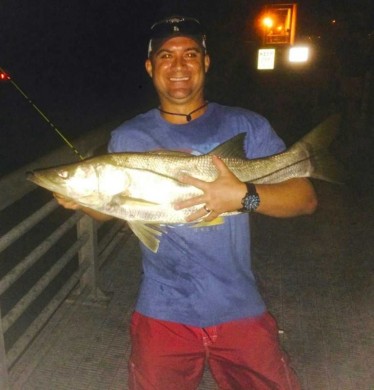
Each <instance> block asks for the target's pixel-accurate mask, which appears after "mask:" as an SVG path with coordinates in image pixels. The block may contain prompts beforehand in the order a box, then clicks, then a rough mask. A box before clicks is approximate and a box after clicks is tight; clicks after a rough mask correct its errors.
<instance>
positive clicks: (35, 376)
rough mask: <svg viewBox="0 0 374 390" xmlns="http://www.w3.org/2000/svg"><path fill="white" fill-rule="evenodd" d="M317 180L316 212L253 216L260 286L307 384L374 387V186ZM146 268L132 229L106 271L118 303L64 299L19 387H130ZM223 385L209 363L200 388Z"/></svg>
mask: <svg viewBox="0 0 374 390" xmlns="http://www.w3.org/2000/svg"><path fill="white" fill-rule="evenodd" d="M313 183H314V184H315V188H316V190H317V193H318V195H319V209H318V210H317V212H316V213H315V214H313V215H311V216H302V217H297V218H292V219H275V218H269V217H264V216H260V215H255V216H254V217H253V221H252V222H253V242H254V246H253V252H254V270H255V273H256V277H257V279H258V284H259V287H260V290H261V292H262V294H263V296H264V299H265V301H266V303H267V305H268V308H269V310H270V311H271V312H272V313H273V314H274V316H275V317H276V319H277V321H278V325H279V328H280V339H281V343H282V345H283V347H284V349H285V350H286V351H287V353H288V354H289V356H290V358H291V361H292V365H293V367H294V368H295V370H296V372H297V374H298V376H299V378H300V381H301V383H302V388H303V389H304V390H373V389H374V378H373V367H374V354H373V352H374V351H373V345H374V343H373V335H374V317H373V310H372V308H373V305H372V303H373V301H374V300H373V297H374V291H373V283H372V282H373V251H372V243H373V242H374V219H373V215H374V214H373V211H374V200H373V196H372V191H368V190H365V188H363V189H362V188H361V189H360V190H359V189H357V188H354V186H353V187H352V186H350V185H349V186H340V185H333V184H330V183H325V182H320V181H314V182H313ZM367 187H369V186H367ZM370 188H372V187H370ZM140 272H141V271H140V258H139V249H138V244H137V240H136V238H135V237H134V236H133V235H130V236H129V237H128V239H127V241H126V242H124V243H123V245H120V247H118V248H117V249H116V251H115V253H114V254H113V256H112V257H111V259H110V260H109V261H107V263H106V264H105V265H104V266H103V268H102V269H101V274H100V276H101V285H102V288H103V290H104V291H110V292H112V294H113V296H112V299H111V301H110V303H109V304H108V305H102V306H100V305H89V304H87V303H85V299H84V296H82V297H80V298H79V299H78V300H76V301H71V300H69V301H66V302H65V303H63V304H62V306H61V307H60V308H59V309H58V311H57V312H56V313H55V315H54V316H53V317H52V318H51V320H50V321H49V323H48V324H47V326H46V327H45V328H44V330H43V331H42V332H41V333H40V334H39V336H38V337H37V338H36V339H35V340H34V342H33V343H32V345H31V346H30V348H29V349H28V350H27V351H26V353H25V354H24V355H23V356H22V357H21V358H20V359H19V361H18V362H17V363H16V364H15V366H14V367H13V368H12V371H11V390H18V389H23V390H59V389H61V390H62V389H69V390H81V389H82V390H120V389H121V390H122V389H126V388H127V386H126V382H127V370H126V364H127V363H126V361H127V358H128V355H129V350H130V345H129V335H128V325H129V319H130V316H131V312H132V310H133V305H134V301H135V298H136V295H137V290H138V285H139V278H140ZM216 388H217V387H216V386H215V384H214V381H213V380H212V378H211V377H210V375H209V372H208V371H207V372H206V374H205V375H204V378H203V381H202V383H201V385H200V387H199V390H209V389H216Z"/></svg>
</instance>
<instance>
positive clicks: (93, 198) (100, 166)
mask: <svg viewBox="0 0 374 390" xmlns="http://www.w3.org/2000/svg"><path fill="white" fill-rule="evenodd" d="M27 179H28V180H30V181H32V182H33V183H35V184H37V185H39V186H41V187H43V188H46V189H47V190H49V191H52V192H57V193H59V194H61V195H63V196H65V197H67V198H70V199H73V200H75V201H77V202H78V203H80V204H82V205H85V206H98V205H100V204H103V203H106V202H108V201H110V199H111V198H112V197H113V196H114V195H117V194H119V193H126V190H127V188H128V187H129V184H130V177H129V175H128V174H127V172H126V170H125V169H123V168H121V167H119V166H116V165H112V164H108V163H103V162H100V161H98V162H95V161H92V160H87V161H83V162H80V163H75V164H68V165H62V166H58V167H54V168H47V169H37V170H34V171H33V172H29V173H28V174H27Z"/></svg>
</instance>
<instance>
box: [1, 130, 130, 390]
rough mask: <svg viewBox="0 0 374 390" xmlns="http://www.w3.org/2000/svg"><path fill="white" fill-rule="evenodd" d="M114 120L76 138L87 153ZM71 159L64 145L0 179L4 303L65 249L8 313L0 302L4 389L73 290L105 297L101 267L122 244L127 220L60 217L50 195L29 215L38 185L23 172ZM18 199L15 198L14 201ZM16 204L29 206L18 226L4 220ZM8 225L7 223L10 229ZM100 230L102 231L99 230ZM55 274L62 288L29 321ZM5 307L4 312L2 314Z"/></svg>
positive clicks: (77, 214) (103, 140)
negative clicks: (20, 251)
mask: <svg viewBox="0 0 374 390" xmlns="http://www.w3.org/2000/svg"><path fill="white" fill-rule="evenodd" d="M116 124H117V123H113V124H111V125H108V126H106V127H105V128H100V129H97V130H95V131H93V132H90V133H88V134H87V135H86V136H84V137H82V138H81V139H78V140H76V141H75V147H76V148H77V149H78V150H79V151H80V153H81V154H83V155H84V156H90V155H92V154H93V151H94V150H95V149H97V148H98V147H100V146H102V145H104V144H106V143H107V140H108V137H109V132H110V130H111V129H112V128H113V127H114V126H115V125H116ZM73 161H77V158H76V156H75V154H74V153H73V152H70V150H69V149H68V148H67V147H64V148H60V149H59V150H57V151H54V152H53V153H51V154H49V155H48V156H45V157H43V158H41V159H39V160H37V161H34V162H33V163H31V164H29V165H27V166H25V167H23V168H21V169H18V170H17V171H16V172H13V173H11V174H9V175H7V176H5V177H3V178H0V218H1V221H2V226H1V227H2V231H4V229H5V232H4V234H2V235H1V236H0V272H1V271H2V268H4V267H2V264H1V262H3V263H4V264H8V267H5V268H7V269H6V270H5V271H3V272H1V274H0V303H3V297H4V295H6V294H7V291H10V290H11V289H14V288H18V290H22V283H19V281H20V280H22V278H24V277H26V278H27V273H28V272H32V270H33V267H35V266H36V265H37V264H38V263H40V261H41V260H40V259H42V258H43V257H44V258H45V257H47V258H48V256H49V257H51V256H53V254H52V255H49V253H50V251H51V250H53V249H54V248H57V247H58V248H59V250H60V253H61V256H60V257H59V258H57V259H53V258H52V259H51V258H49V259H48V262H47V263H48V264H49V266H48V267H45V269H43V271H42V274H41V275H40V276H39V278H38V280H36V282H35V283H34V284H33V285H32V286H31V288H29V289H27V290H26V289H25V291H21V292H20V291H18V292H17V294H16V295H17V298H16V299H14V300H13V301H14V302H12V304H11V305H10V304H9V302H8V303H7V310H6V312H5V311H4V310H1V307H2V305H1V306H0V389H8V388H9V383H8V373H9V370H10V369H11V367H12V365H13V364H14V363H15V362H16V360H17V359H18V358H19V357H20V356H21V355H22V353H23V352H24V351H25V349H26V348H27V346H28V345H29V343H30V342H31V341H32V340H33V339H34V337H35V336H36V335H37V334H38V332H39V331H40V330H41V329H42V328H43V327H44V326H45V324H46V322H47V321H48V319H49V318H50V317H51V315H52V314H53V313H54V311H55V310H56V309H57V308H58V306H59V305H60V304H61V303H62V302H63V301H64V300H65V299H66V297H67V296H68V295H69V294H70V293H71V292H72V290H73V289H76V290H77V292H78V293H81V292H83V291H85V292H86V293H87V294H88V295H87V296H88V299H89V300H90V301H94V302H96V303H97V302H102V301H105V300H107V297H106V295H105V294H104V293H103V292H102V291H101V290H100V287H99V286H98V277H97V276H98V270H99V267H100V266H101V264H103V262H104V261H105V260H106V259H107V257H108V256H109V254H110V253H111V252H112V250H113V249H114V248H115V247H116V245H117V244H118V242H119V241H120V240H121V239H122V238H123V236H124V235H125V234H127V233H126V229H125V227H124V224H123V222H121V221H116V222H107V223H105V224H99V223H97V222H95V221H94V220H93V219H91V218H89V217H87V216H86V215H84V214H83V213H81V212H70V211H68V210H63V214H64V215H63V216H61V215H58V216H56V215H55V214H56V210H57V209H58V205H57V203H56V201H55V200H54V199H53V198H52V197H49V198H48V200H47V202H46V203H44V204H42V206H41V207H38V208H37V209H36V210H34V211H33V212H32V213H31V215H28V210H29V209H30V208H31V207H29V206H30V205H29V204H27V202H28V201H27V199H26V197H27V196H28V195H29V194H30V193H31V192H33V191H34V190H35V189H36V186H35V185H34V184H32V183H31V182H28V181H26V180H25V172H27V171H30V170H32V169H35V168H41V167H47V166H53V165H59V164H64V163H68V162H73ZM36 191H39V192H40V193H41V194H43V192H44V195H45V194H46V192H45V190H43V189H36ZM44 198H45V196H44ZM24 199H26V200H25V201H24V202H26V204H25V205H22V202H23V200H24ZM51 199H52V200H51ZM15 202H17V204H16V205H15ZM12 207H13V208H14V207H15V208H16V209H17V210H19V209H20V208H21V209H22V207H23V208H24V209H25V216H24V217H23V216H22V219H21V221H20V222H18V223H17V224H16V225H15V226H12V223H11V222H12V221H11V220H12V213H10V217H9V213H8V217H7V218H5V217H4V218H2V215H5V213H6V212H7V211H8V210H9V209H10V208H12ZM64 212H65V213H64ZM48 219H54V224H55V226H56V225H57V228H55V229H54V230H53V231H51V232H49V231H48V232H47V234H48V235H47V237H46V238H43V239H42V241H41V242H38V241H37V237H35V235H33V234H32V232H33V229H35V228H38V229H39V230H40V229H41V230H43V227H46V226H47V225H46V221H48ZM56 219H57V223H56ZM4 225H9V229H7V226H4ZM74 227H76V234H75V235H74V238H73V239H72V238H71V237H70V236H69V237H70V238H66V235H67V233H68V232H70V231H71V230H72V229H74ZM47 229H48V228H47ZM99 229H100V231H104V233H103V234H98V231H99ZM26 235H28V236H27V241H28V242H29V241H31V242H32V248H33V249H32V250H31V251H30V252H28V253H27V254H26V255H22V256H21V258H16V254H15V253H16V252H17V251H15V250H14V248H17V247H20V246H22V245H23V242H24V240H25V236H26ZM30 237H31V238H30ZM99 237H100V239H99ZM25 241H26V240H25ZM12 248H13V250H12ZM51 260H53V261H51ZM9 263H11V267H9ZM71 264H73V266H74V267H73V268H74V272H72V273H70V274H69V275H68V276H65V277H63V276H61V273H63V271H64V270H65V269H66V268H67V267H68V265H70V267H71ZM56 278H60V283H61V278H62V279H63V283H61V284H62V287H61V286H60V288H59V289H58V291H57V292H55V293H54V295H53V297H49V298H50V299H48V302H47V303H46V304H45V305H44V306H43V307H39V310H38V314H37V315H36V316H35V318H32V320H31V321H26V325H25V320H24V319H22V315H24V314H25V313H26V312H27V310H28V309H29V308H30V306H31V305H34V306H35V302H37V300H38V298H39V297H40V296H41V295H42V294H43V293H45V291H46V289H47V288H49V287H50V286H51V284H53V283H55V281H56ZM17 283H18V285H19V284H21V287H20V286H18V287H17ZM1 311H3V316H2V315H1V314H2V313H1ZM26 317H27V316H26ZM21 320H22V326H23V327H24V329H23V331H22V332H18V333H19V334H17V337H15V336H14V335H13V336H12V340H11V341H9V340H8V338H7V333H8V332H9V330H11V329H12V327H14V326H17V324H18V321H21Z"/></svg>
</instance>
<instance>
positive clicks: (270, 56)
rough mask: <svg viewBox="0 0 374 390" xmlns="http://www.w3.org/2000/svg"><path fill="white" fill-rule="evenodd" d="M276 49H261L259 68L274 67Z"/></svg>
mask: <svg viewBox="0 0 374 390" xmlns="http://www.w3.org/2000/svg"><path fill="white" fill-rule="evenodd" d="M274 62H275V49H259V51H258V58H257V69H259V70H260V69H261V70H265V69H274Z"/></svg>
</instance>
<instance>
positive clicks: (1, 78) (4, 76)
mask: <svg viewBox="0 0 374 390" xmlns="http://www.w3.org/2000/svg"><path fill="white" fill-rule="evenodd" d="M6 80H10V76H9V75H8V74H7V73H5V72H4V71H0V81H6Z"/></svg>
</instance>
